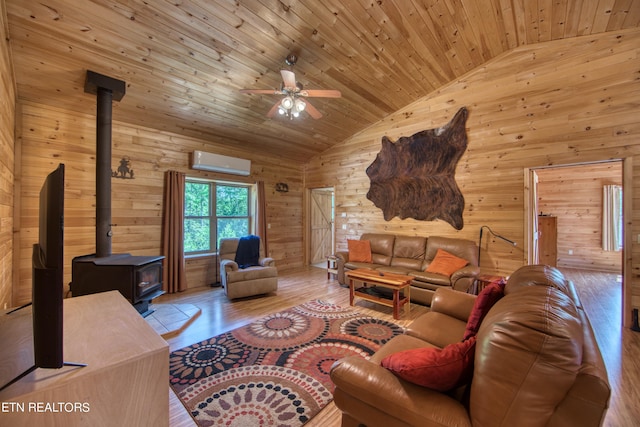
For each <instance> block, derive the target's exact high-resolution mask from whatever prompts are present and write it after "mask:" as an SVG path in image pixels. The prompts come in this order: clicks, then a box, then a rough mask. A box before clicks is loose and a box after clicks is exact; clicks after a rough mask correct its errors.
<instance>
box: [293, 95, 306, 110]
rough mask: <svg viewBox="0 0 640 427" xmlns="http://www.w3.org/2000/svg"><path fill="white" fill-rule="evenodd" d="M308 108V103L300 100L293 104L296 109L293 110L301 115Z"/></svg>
mask: <svg viewBox="0 0 640 427" xmlns="http://www.w3.org/2000/svg"><path fill="white" fill-rule="evenodd" d="M306 106H307V103H306V102H304V101H303V100H302V99H300V98H298V99H296V100H295V102H294V104H293V107H294V108H293V109H294V111H296V112H297V113H300V112H302V111H304V109H305V108H306Z"/></svg>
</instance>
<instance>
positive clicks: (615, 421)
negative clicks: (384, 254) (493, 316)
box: [156, 267, 640, 427]
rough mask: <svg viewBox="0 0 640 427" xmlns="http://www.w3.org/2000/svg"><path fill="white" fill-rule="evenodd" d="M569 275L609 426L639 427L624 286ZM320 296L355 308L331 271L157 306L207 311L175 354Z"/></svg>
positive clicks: (204, 291)
mask: <svg viewBox="0 0 640 427" xmlns="http://www.w3.org/2000/svg"><path fill="white" fill-rule="evenodd" d="M563 272H564V273H565V275H566V276H567V278H569V279H570V280H573V281H574V282H575V283H576V288H577V289H578V292H579V294H580V298H581V300H582V303H583V305H584V306H585V310H586V311H587V314H588V315H589V318H590V321H591V323H592V325H593V328H594V330H595V334H596V338H597V340H598V343H599V345H600V348H601V351H602V354H603V358H604V361H605V364H606V366H607V371H608V374H609V380H610V383H611V387H612V397H611V402H610V409H609V411H608V413H607V416H606V419H605V422H604V426H607V427H627V426H629V427H631V426H635V425H637V420H638V419H640V384H639V383H638V381H640V361H639V359H638V355H639V354H640V353H639V350H640V333H639V332H634V331H631V330H628V329H625V330H622V328H621V324H622V320H621V312H620V305H621V292H622V285H621V283H620V282H619V281H616V275H612V274H605V273H595V272H584V271H578V270H563ZM316 298H317V299H322V300H325V301H330V302H332V303H335V304H339V305H342V306H347V305H349V292H348V289H346V288H343V287H341V286H340V285H338V282H337V281H335V280H327V274H326V270H324V269H321V268H315V267H309V268H305V269H301V270H297V271H293V272H287V273H285V274H281V275H280V277H279V285H278V292H277V294H273V295H268V296H264V297H257V298H248V299H243V300H239V301H229V300H228V299H227V298H226V297H225V295H224V292H223V290H222V289H221V288H208V287H207V288H196V289H193V290H188V291H186V292H183V293H180V294H174V295H164V296H162V297H160V298H158V299H157V300H156V304H164V303H171V304H178V303H180V304H193V305H194V306H196V307H197V308H199V309H200V310H201V313H200V315H199V316H198V317H197V318H195V320H194V321H193V322H192V323H191V324H189V325H188V326H187V327H185V328H184V329H183V330H182V331H181V332H180V333H179V334H176V335H175V336H171V337H169V338H166V339H167V342H168V343H169V346H170V349H171V351H173V350H177V349H179V348H182V347H185V346H187V345H190V344H193V343H196V342H198V341H202V340H204V339H207V338H210V337H212V336H215V335H218V334H220V333H222V332H226V331H229V330H232V329H234V328H237V327H240V326H242V325H246V324H248V323H250V322H252V321H254V320H257V319H259V318H261V317H263V316H265V315H267V314H270V313H275V312H278V311H282V310H284V309H286V308H289V307H292V306H295V305H298V304H301V303H303V302H305V301H308V300H311V299H316ZM356 305H357V306H358V307H359V308H360V309H361V310H362V311H363V312H366V313H367V314H370V315H373V316H377V317H382V318H384V319H386V320H390V321H393V317H392V313H391V309H390V308H388V307H384V306H381V305H379V304H374V303H370V302H367V301H362V300H358V301H357V303H356ZM425 312H427V308H425V307H423V306H421V305H418V304H412V305H411V312H410V315H409V316H407V317H405V316H403V318H402V319H401V320H396V321H395V322H396V323H398V324H401V325H403V326H406V325H408V324H409V323H411V321H412V320H413V319H415V318H416V317H418V316H419V315H421V314H423V313H425ZM169 411H170V425H171V426H172V427H187V426H188V427H193V426H195V425H196V424H195V423H194V422H193V420H192V419H191V417H190V415H189V414H188V412H187V411H186V410H185V408H184V406H183V405H182V404H181V403H180V401H179V400H178V398H177V397H176V396H175V394H174V393H173V392H171V393H170V409H169ZM306 426H309V427H331V426H333V427H338V426H340V411H339V410H338V409H337V408H336V407H335V406H334V405H333V403H331V404H329V405H328V406H327V407H326V408H325V409H323V410H322V411H321V412H320V414H318V415H317V416H316V417H314V418H313V419H312V420H311V421H309V422H308V423H307V424H306Z"/></svg>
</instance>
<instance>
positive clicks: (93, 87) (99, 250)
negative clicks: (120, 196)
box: [84, 70, 126, 258]
mask: <svg viewBox="0 0 640 427" xmlns="http://www.w3.org/2000/svg"><path fill="white" fill-rule="evenodd" d="M125 86H126V85H125V82H124V81H122V80H117V79H114V78H112V77H107V76H104V75H102V74H98V73H96V72H93V71H89V70H87V77H86V80H85V83H84V91H85V92H87V93H91V94H94V95H96V96H97V98H98V100H97V109H96V257H99V258H102V257H108V256H111V235H112V231H111V127H112V126H111V117H112V114H111V113H112V103H113V101H120V100H121V99H122V97H123V96H124V94H125Z"/></svg>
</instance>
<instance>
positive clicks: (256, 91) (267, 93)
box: [240, 89, 281, 95]
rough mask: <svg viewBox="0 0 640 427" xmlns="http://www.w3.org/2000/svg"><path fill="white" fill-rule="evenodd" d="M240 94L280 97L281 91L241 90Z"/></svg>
mask: <svg viewBox="0 0 640 427" xmlns="http://www.w3.org/2000/svg"><path fill="white" fill-rule="evenodd" d="M240 93H263V94H266V95H280V94H281V92H280V91H279V90H273V89H240Z"/></svg>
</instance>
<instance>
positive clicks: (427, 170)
mask: <svg viewBox="0 0 640 427" xmlns="http://www.w3.org/2000/svg"><path fill="white" fill-rule="evenodd" d="M468 115H469V113H468V110H467V109H466V108H465V107H462V108H460V110H458V112H457V113H456V114H455V116H454V117H453V118H452V119H451V121H450V122H449V123H447V124H446V125H444V126H442V127H440V128H436V129H428V130H423V131H420V132H417V133H415V134H413V135H411V136H409V137H406V136H403V137H400V138H399V139H398V140H397V141H395V142H393V141H391V140H390V139H389V138H387V137H386V136H383V137H382V149H381V150H380V152H379V153H378V155H377V156H376V159H375V160H374V161H373V163H371V164H370V165H369V167H368V168H367V170H366V172H367V175H368V176H369V180H370V182H371V184H370V186H369V191H368V192H367V199H369V200H371V201H372V202H373V203H374V204H375V205H376V206H377V207H378V208H380V209H382V212H383V214H384V219H385V220H386V221H390V220H391V219H392V218H394V217H396V216H397V217H399V218H400V219H406V218H414V219H417V220H421V221H434V220H436V219H441V220H443V221H446V222H448V223H449V224H451V225H452V226H453V227H454V228H455V229H456V230H461V229H462V226H463V220H462V212H463V210H464V197H463V196H462V193H461V192H460V189H459V188H458V185H457V184H456V181H455V171H456V166H457V164H458V161H459V160H460V158H461V157H462V154H463V153H464V152H465V150H466V149H467V133H466V129H465V124H466V121H467V117H468Z"/></svg>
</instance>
